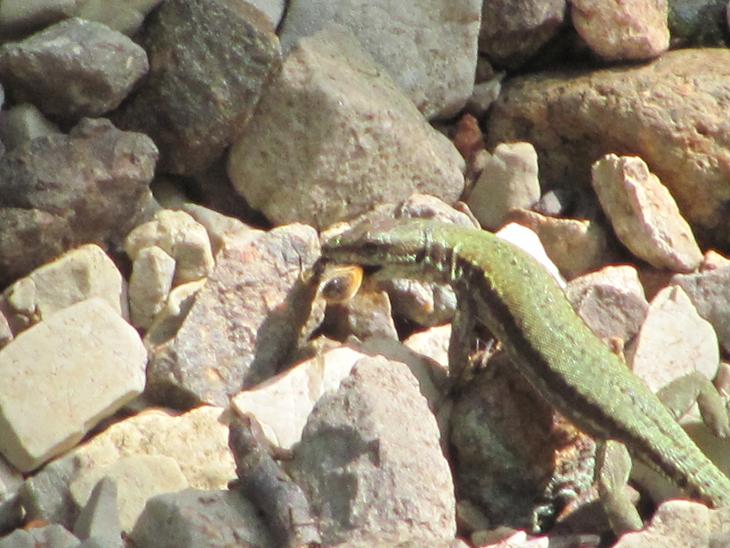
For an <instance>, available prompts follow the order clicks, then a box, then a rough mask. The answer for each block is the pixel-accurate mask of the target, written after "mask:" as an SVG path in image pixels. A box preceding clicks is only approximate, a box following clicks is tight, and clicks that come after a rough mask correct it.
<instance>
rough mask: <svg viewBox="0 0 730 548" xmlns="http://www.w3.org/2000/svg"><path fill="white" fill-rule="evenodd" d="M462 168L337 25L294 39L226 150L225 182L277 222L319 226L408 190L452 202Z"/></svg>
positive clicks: (449, 148) (443, 141)
mask: <svg viewBox="0 0 730 548" xmlns="http://www.w3.org/2000/svg"><path fill="white" fill-rule="evenodd" d="M462 166H463V160H462V158H461V157H460V155H459V153H458V152H457V151H456V149H455V148H454V146H453V145H452V144H451V143H450V142H449V141H448V140H447V139H446V138H445V137H444V136H443V135H441V134H440V133H438V132H436V131H435V130H434V129H433V128H432V127H430V126H429V125H428V124H427V123H426V121H425V120H424V119H423V116H422V115H421V113H420V112H418V110H417V109H416V108H415V107H414V106H413V104H412V103H411V102H410V101H409V100H408V99H407V98H406V97H405V96H404V95H403V93H402V91H401V90H400V89H399V88H398V87H397V86H396V84H395V83H394V82H393V81H392V79H391V78H390V77H389V76H388V75H387V73H386V72H385V71H384V70H383V69H382V67H379V66H378V65H376V64H375V63H374V62H373V61H372V59H371V58H370V57H369V56H368V55H366V54H365V53H364V52H363V51H362V49H361V48H360V46H359V44H358V43H357V42H356V41H355V40H354V39H353V37H352V36H351V35H350V34H348V33H347V31H346V30H345V29H342V28H341V27H336V26H335V27H329V28H327V29H325V30H323V31H320V32H318V33H317V34H315V35H313V36H311V37H309V38H304V39H302V40H301V41H300V42H299V43H298V45H297V46H296V47H295V48H293V49H292V50H291V51H290V52H289V55H288V56H287V58H286V60H285V62H284V66H283V68H282V71H281V73H280V75H279V76H278V77H277V78H276V79H275V80H274V81H273V82H272V83H271V86H270V88H269V91H268V93H267V94H266V95H265V96H264V97H263V98H262V100H261V103H260V104H259V106H258V109H257V110H256V114H255V115H254V116H253V118H252V119H251V122H250V123H249V125H248V127H247V129H246V132H245V134H244V135H242V137H241V138H240V139H239V140H238V141H237V142H236V143H235V145H234V146H233V147H232V149H231V152H230V153H229V157H228V175H229V176H230V178H231V182H232V183H233V185H234V187H235V188H236V190H237V191H238V192H239V193H240V194H241V195H242V196H243V197H244V198H245V199H246V200H247V201H248V203H249V204H250V205H251V206H252V207H254V208H256V209H258V210H260V211H261V212H262V213H263V214H264V215H266V217H267V218H268V219H269V220H270V221H272V222H273V223H276V224H282V223H287V222H295V221H298V222H306V223H309V224H311V225H313V226H315V227H318V228H324V227H326V226H329V225H330V224H332V223H333V222H336V221H338V220H343V219H347V218H352V217H354V216H356V215H358V214H360V213H362V212H364V211H366V210H368V209H370V208H371V207H372V206H373V204H379V203H386V202H396V201H400V200H403V199H405V198H407V197H408V196H410V195H411V194H412V193H413V192H423V193H426V194H433V195H435V196H439V197H440V198H442V199H443V200H444V201H446V202H453V201H455V200H456V199H457V198H458V197H459V195H460V194H461V191H462V189H463V185H464V182H463V176H462V174H461V169H462Z"/></svg>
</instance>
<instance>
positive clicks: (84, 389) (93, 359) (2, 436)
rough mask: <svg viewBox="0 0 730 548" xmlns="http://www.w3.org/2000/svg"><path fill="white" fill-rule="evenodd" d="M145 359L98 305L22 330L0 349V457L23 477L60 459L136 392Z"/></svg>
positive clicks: (127, 331) (134, 337) (128, 331)
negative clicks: (21, 472)
mask: <svg viewBox="0 0 730 548" xmlns="http://www.w3.org/2000/svg"><path fill="white" fill-rule="evenodd" d="M146 362H147V352H146V350H145V349H144V346H143V345H142V341H141V340H140V339H139V335H138V334H137V332H136V331H135V330H134V329H133V328H132V327H131V326H130V325H129V324H128V323H126V322H125V321H124V320H123V319H122V318H120V317H119V315H118V314H117V313H116V312H114V310H112V309H111V308H110V307H109V305H107V304H106V303H105V302H104V301H102V300H101V299H98V298H93V299H89V300H86V301H82V302H80V303H78V304H75V305H73V306H70V307H68V308H66V309H64V310H62V311H61V312H58V313H57V314H55V315H53V316H52V317H51V318H50V319H48V320H46V321H44V322H42V323H40V324H38V325H36V326H34V327H32V328H31V329H28V330H27V331H25V332H23V333H21V334H20V335H19V336H18V337H16V338H15V339H14V340H13V342H12V343H10V344H9V345H7V346H6V347H5V348H3V349H2V350H0V414H1V415H2V420H1V421H0V452H2V453H3V455H5V457H6V458H7V459H8V460H9V461H10V462H11V463H12V464H13V465H14V466H15V467H16V468H18V469H19V470H21V471H23V472H29V471H31V470H33V469H35V468H37V467H38V466H40V465H41V464H43V463H44V462H46V461H48V460H49V459H51V458H53V457H55V456H57V455H60V454H62V453H64V452H65V451H66V450H68V449H70V448H71V447H73V446H74V445H76V443H78V442H79V441H80V440H81V439H82V438H83V436H84V435H85V434H86V433H87V432H88V431H89V430H90V429H91V428H93V427H94V426H95V425H96V424H97V423H98V422H99V421H100V420H102V419H104V418H106V417H108V416H110V415H112V414H113V413H114V412H115V411H117V410H118V409H119V408H120V407H122V406H123V405H124V404H125V403H127V402H128V401H130V400H131V399H132V398H134V397H135V396H136V395H138V394H140V393H141V392H142V389H143V388H144V382H145V378H144V371H145V364H146Z"/></svg>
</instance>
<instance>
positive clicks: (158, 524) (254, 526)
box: [130, 489, 274, 548]
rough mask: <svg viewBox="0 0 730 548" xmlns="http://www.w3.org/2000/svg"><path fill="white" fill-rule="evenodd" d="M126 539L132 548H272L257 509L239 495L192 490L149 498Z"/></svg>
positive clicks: (230, 492) (229, 492)
mask: <svg viewBox="0 0 730 548" xmlns="http://www.w3.org/2000/svg"><path fill="white" fill-rule="evenodd" d="M130 539H131V540H132V541H133V542H134V546H135V547H136V548H209V547H221V548H223V547H225V546H261V547H263V548H269V547H273V545H274V544H273V540H272V538H271V535H270V533H269V531H268V529H267V527H266V525H265V524H264V523H263V522H262V521H261V518H260V516H259V513H258V510H257V508H256V507H255V506H254V505H253V504H251V502H249V501H248V500H247V499H246V498H244V497H243V496H242V495H241V494H240V493H238V492H236V491H201V490H196V489H187V490H185V491H180V492H179V493H168V494H166V495H158V496H156V497H154V498H152V499H151V500H150V501H149V502H148V503H147V506H145V509H144V512H142V515H141V516H140V518H139V520H138V521H137V525H136V526H135V527H134V530H133V531H132V533H131V535H130Z"/></svg>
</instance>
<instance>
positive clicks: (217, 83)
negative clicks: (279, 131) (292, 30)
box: [115, 0, 281, 175]
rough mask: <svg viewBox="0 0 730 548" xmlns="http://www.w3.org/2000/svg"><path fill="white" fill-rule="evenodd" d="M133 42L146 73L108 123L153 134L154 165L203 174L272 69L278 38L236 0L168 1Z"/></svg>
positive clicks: (231, 136) (232, 134)
mask: <svg viewBox="0 0 730 548" xmlns="http://www.w3.org/2000/svg"><path fill="white" fill-rule="evenodd" d="M140 39H141V43H142V44H143V46H144V48H145V49H146V50H147V52H148V54H149V57H150V66H151V69H150V74H149V77H148V78H147V79H146V81H145V84H144V86H143V87H142V88H141V89H140V90H139V92H138V93H137V94H136V95H135V96H134V98H133V99H132V100H130V101H129V102H128V103H126V104H125V105H124V106H123V107H122V108H121V109H120V111H119V112H118V113H117V116H116V118H115V121H117V123H118V124H119V126H120V127H123V128H127V129H132V130H136V131H141V132H143V133H146V134H147V135H149V136H150V137H152V139H154V141H155V143H156V144H157V146H159V147H160V155H161V158H160V169H161V170H163V171H165V172H170V173H177V174H187V175H190V174H193V173H195V172H200V171H203V170H204V169H205V168H206V167H208V166H209V165H210V164H211V163H212V162H213V161H214V160H215V159H216V158H217V157H218V156H220V155H221V153H222V152H223V150H224V149H225V148H226V147H227V146H228V145H229V144H230V143H231V142H232V141H233V139H234V137H235V136H236V135H237V134H238V133H240V131H241V130H242V129H243V127H244V126H245V124H246V122H247V120H248V119H249V117H250V116H251V113H252V112H253V109H254V107H255V106H256V103H257V101H258V100H259V96H260V95H261V93H262V92H263V90H264V88H265V86H266V84H267V83H268V80H269V78H270V77H271V75H272V73H273V72H275V71H276V70H278V68H279V66H280V63H281V60H280V57H281V53H280V49H279V41H278V39H277V37H276V35H275V34H274V32H273V29H272V27H271V25H270V24H269V22H268V21H267V20H266V19H265V17H264V16H263V15H262V14H261V12H259V11H258V10H256V9H254V8H252V7H251V6H250V5H249V4H248V3H246V2H244V1H243V0H230V1H227V2H220V1H219V0H196V1H194V2H191V1H189V0H168V1H166V2H164V3H163V4H162V6H160V8H159V9H158V10H156V11H155V12H154V13H153V14H152V15H151V16H150V18H149V20H148V21H147V23H146V24H145V26H144V30H143V32H142V36H141V38H140Z"/></svg>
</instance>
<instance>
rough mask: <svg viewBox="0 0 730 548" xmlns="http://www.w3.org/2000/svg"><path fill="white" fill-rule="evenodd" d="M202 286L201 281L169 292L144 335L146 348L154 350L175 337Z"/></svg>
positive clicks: (203, 282) (189, 283) (180, 286)
mask: <svg viewBox="0 0 730 548" xmlns="http://www.w3.org/2000/svg"><path fill="white" fill-rule="evenodd" d="M204 285H205V280H204V279H203V280H198V281H196V282H188V283H186V284H182V285H179V286H177V287H176V288H175V289H173V290H172V291H170V294H169V295H168V297H167V302H165V305H164V306H163V307H162V310H160V312H159V313H158V314H157V316H155V319H154V321H153V322H152V325H150V328H149V330H148V331H147V334H146V335H145V338H144V342H145V345H147V347H148V348H154V347H155V346H158V345H160V344H162V343H163V342H165V341H168V340H170V339H171V338H172V337H174V336H175V333H176V332H177V330H178V328H179V327H180V325H181V324H182V322H183V320H185V316H187V314H188V312H190V307H191V306H193V302H194V301H195V295H196V294H197V293H198V291H199V290H200V288H202V287H203V286H204Z"/></svg>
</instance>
